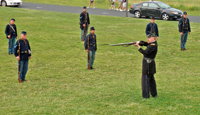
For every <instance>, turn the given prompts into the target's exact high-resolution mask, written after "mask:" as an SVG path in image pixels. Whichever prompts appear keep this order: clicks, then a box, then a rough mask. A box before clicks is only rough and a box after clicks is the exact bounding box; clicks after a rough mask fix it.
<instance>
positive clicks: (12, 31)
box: [5, 18, 17, 54]
mask: <svg viewBox="0 0 200 115" xmlns="http://www.w3.org/2000/svg"><path fill="white" fill-rule="evenodd" d="M14 23H15V19H14V18H12V19H11V21H10V23H9V24H7V26H6V29H5V34H6V37H7V39H8V53H9V54H13V53H14V45H15V40H16V39H17V27H16V25H15V24H14Z"/></svg>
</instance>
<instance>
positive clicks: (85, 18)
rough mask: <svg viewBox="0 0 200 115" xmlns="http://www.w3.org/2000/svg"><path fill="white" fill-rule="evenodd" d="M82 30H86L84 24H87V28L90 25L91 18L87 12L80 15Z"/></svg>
mask: <svg viewBox="0 0 200 115" xmlns="http://www.w3.org/2000/svg"><path fill="white" fill-rule="evenodd" d="M79 23H80V28H81V29H82V30H83V29H84V27H83V24H85V23H86V26H87V25H88V24H90V17H89V13H87V12H82V13H81V14H80V22H79Z"/></svg>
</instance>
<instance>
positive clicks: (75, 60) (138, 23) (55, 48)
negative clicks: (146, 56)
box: [0, 7, 200, 115]
mask: <svg viewBox="0 0 200 115" xmlns="http://www.w3.org/2000/svg"><path fill="white" fill-rule="evenodd" d="M0 10H1V15H0V20H1V23H0V28H1V31H0V38H1V39H0V49H1V50H0V54H1V56H0V63H1V64H0V70H1V73H0V76H1V79H0V98H1V103H0V114H2V115H9V114H114V115H116V114H140V115H144V114H149V115H152V114H166V115H169V114H172V115H181V114H187V115H188V114H191V115H197V114H200V110H199V108H200V105H199V103H200V100H199V97H200V90H199V89H200V85H199V81H200V77H199V76H200V72H199V70H200V66H199V65H200V61H199V59H200V54H199V47H200V40H199V38H200V35H199V29H200V24H199V23H191V28H192V34H191V35H190V36H189V38H188V42H187V44H186V48H187V49H188V50H187V51H184V52H181V51H180V48H179V33H178V29H177V26H178V22H177V21H161V20H157V21H156V23H157V24H158V26H159V31H160V40H159V41H158V44H159V50H158V54H157V57H156V64H157V74H156V75H155V79H156V81H157V89H158V98H156V99H155V98H150V99H147V100H146V99H142V96H141V71H142V70H141V69H142V68H141V67H142V55H141V54H140V53H139V52H138V51H137V48H136V47H133V46H130V47H110V46H108V45H104V44H108V43H109V44H111V43H121V42H133V41H136V40H146V36H145V33H144V30H145V27H146V24H147V23H149V20H146V19H134V18H122V17H109V16H94V15H91V16H90V18H91V26H94V27H95V28H96V35H97V42H98V51H97V53H96V60H95V64H94V67H95V70H92V71H89V70H87V69H86V68H87V67H86V52H85V51H84V48H83V43H82V42H81V41H80V29H79V25H78V22H79V14H68V13H57V12H48V11H38V10H29V9H17V8H2V7H0ZM10 12H12V13H10ZM13 17H14V18H15V19H16V25H17V28H18V32H19V33H18V34H20V31H22V30H25V31H27V33H28V34H27V38H28V40H29V42H30V45H31V48H32V59H31V60H30V62H29V70H28V74H27V80H29V82H27V83H22V84H19V83H18V82H17V61H16V59H15V57H14V56H13V55H8V54H7V40H6V38H5V34H4V29H5V26H6V24H7V23H8V22H9V20H10V19H11V18H13ZM119 20H120V23H118V22H119Z"/></svg>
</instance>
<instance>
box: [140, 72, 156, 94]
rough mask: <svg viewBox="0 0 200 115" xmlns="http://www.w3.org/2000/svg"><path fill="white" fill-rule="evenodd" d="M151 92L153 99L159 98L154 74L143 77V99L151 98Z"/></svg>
mask: <svg viewBox="0 0 200 115" xmlns="http://www.w3.org/2000/svg"><path fill="white" fill-rule="evenodd" d="M149 92H150V93H151V95H152V96H153V97H156V96H157V90H156V81H155V79H154V76H153V74H148V75H147V74H146V75H145V74H143V75H142V97H143V98H149V97H150V95H149Z"/></svg>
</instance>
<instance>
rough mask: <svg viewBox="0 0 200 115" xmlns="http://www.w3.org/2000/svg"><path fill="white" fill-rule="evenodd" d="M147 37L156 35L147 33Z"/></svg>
mask: <svg viewBox="0 0 200 115" xmlns="http://www.w3.org/2000/svg"><path fill="white" fill-rule="evenodd" d="M147 37H148V38H150V37H156V35H155V34H148V35H147Z"/></svg>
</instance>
